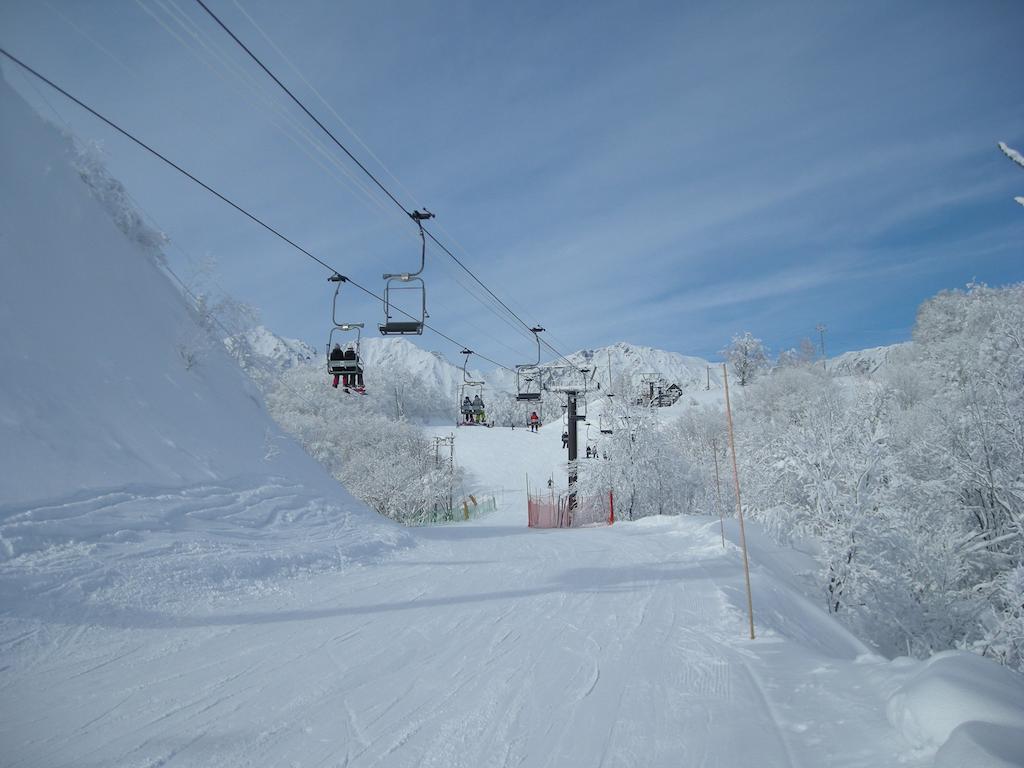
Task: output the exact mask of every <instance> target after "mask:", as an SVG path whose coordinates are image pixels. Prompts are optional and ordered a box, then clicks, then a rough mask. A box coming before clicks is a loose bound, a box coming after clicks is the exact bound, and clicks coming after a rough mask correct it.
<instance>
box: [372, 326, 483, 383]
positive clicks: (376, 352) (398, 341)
mask: <svg viewBox="0 0 1024 768" xmlns="http://www.w3.org/2000/svg"><path fill="white" fill-rule="evenodd" d="M361 349H362V357H363V362H364V367H365V368H367V369H371V368H375V369H379V370H387V371H404V372H405V373H406V374H408V375H409V376H410V377H411V378H415V379H419V380H420V381H421V382H423V383H424V384H426V385H427V386H428V387H431V388H434V389H437V390H439V391H441V392H446V393H454V392H455V388H456V387H457V386H458V385H459V384H461V383H462V380H463V376H462V368H461V367H460V366H456V365H454V364H453V363H451V362H449V361H448V360H446V359H445V358H444V357H442V356H441V355H440V354H438V353H436V352H428V351H426V350H424V349H421V348H420V347H418V346H416V344H413V343H412V342H411V341H409V340H408V339H403V338H398V337H388V338H377V337H370V338H365V339H363V342H362V345H361ZM459 362H460V364H461V362H462V361H461V359H460V361H459ZM470 375H471V376H473V375H479V374H474V373H473V370H472V368H470Z"/></svg>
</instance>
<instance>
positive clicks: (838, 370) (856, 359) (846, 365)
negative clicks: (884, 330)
mask: <svg viewBox="0 0 1024 768" xmlns="http://www.w3.org/2000/svg"><path fill="white" fill-rule="evenodd" d="M910 346H911V342H909V341H905V342H903V343H901V344H890V345H888V346H885V347H871V348H869V349H858V350H854V351H852V352H844V353H843V354H841V355H838V356H836V357H833V358H831V359H830V360H829V361H828V363H827V367H828V370H829V372H830V373H831V374H832V375H833V376H871V375H872V374H875V373H877V372H878V371H879V370H881V369H882V368H884V367H885V366H886V364H888V363H889V362H891V361H892V360H893V359H894V358H895V357H898V356H899V355H902V354H906V352H907V351H908V350H909V349H910Z"/></svg>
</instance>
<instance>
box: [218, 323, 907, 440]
mask: <svg viewBox="0 0 1024 768" xmlns="http://www.w3.org/2000/svg"><path fill="white" fill-rule="evenodd" d="M244 340H245V343H244V345H243V349H244V351H245V352H246V355H242V356H240V361H241V362H242V365H243V367H245V368H247V370H249V371H250V372H252V373H253V374H254V376H255V377H256V378H257V380H262V379H263V378H264V377H265V376H267V375H268V374H272V378H276V376H279V375H280V374H281V373H284V372H286V371H288V370H290V369H294V368H302V367H303V366H308V367H309V369H310V374H309V375H310V376H311V377H316V376H319V375H321V373H323V376H324V380H325V381H326V372H321V371H320V370H319V366H321V365H323V362H324V353H323V352H322V351H317V350H314V349H313V348H312V347H311V346H309V345H308V344H306V343H304V342H301V341H296V340H294V339H285V338H282V337H280V336H277V335H276V334H274V333H273V332H271V331H269V330H267V329H266V328H263V327H259V328H256V329H254V330H252V331H250V332H248V333H247V334H245V336H244ZM230 346H231V345H230V344H229V348H230ZM907 346H908V345H907V344H894V345H891V346H887V347H874V348H872V349H865V350H858V351H854V352H847V353H845V354H842V355H839V356H837V357H835V358H832V359H830V360H829V361H828V369H829V371H830V373H832V374H833V375H836V376H866V375H872V374H874V373H876V372H877V371H878V370H880V369H881V368H882V367H884V366H885V365H886V363H887V362H888V361H889V360H890V359H891V358H892V357H893V356H894V355H897V354H900V353H901V351H902V350H904V349H905V348H907ZM360 349H361V356H362V360H363V368H364V369H365V371H366V383H367V388H368V389H369V390H371V393H372V394H374V395H376V394H380V393H382V392H383V390H385V389H387V388H388V385H390V384H401V385H402V386H403V387H406V388H409V387H411V388H412V390H415V392H417V393H418V394H417V395H416V396H415V397H414V400H416V401H417V403H416V404H415V405H410V406H409V408H408V412H409V413H410V414H411V415H418V417H419V418H422V419H426V420H432V419H438V418H442V419H447V418H449V417H450V413H449V412H454V411H455V399H456V393H457V392H458V389H459V386H460V385H461V384H462V383H463V373H462V368H461V366H460V365H459V364H458V363H456V362H452V361H449V360H447V359H445V358H444V357H443V356H442V355H441V354H440V353H437V352H429V351H427V350H424V349H422V348H420V347H419V346H417V345H416V344H415V343H414V342H412V341H410V340H409V339H406V338H402V337H387V338H378V337H375V336H371V337H364V338H363V339H362V341H361V346H360ZM567 359H568V361H569V362H566V360H555V361H548V362H546V363H543V364H542V365H541V368H543V369H544V370H545V372H546V374H545V384H546V385H547V386H552V387H554V386H568V385H576V386H581V385H582V384H583V379H582V377H580V375H579V373H578V372H577V371H576V370H574V369H573V368H571V367H570V365H569V363H570V362H571V363H572V365H573V366H576V368H581V369H589V371H588V379H587V383H586V386H587V390H588V391H589V392H591V393H593V397H594V398H598V399H600V397H601V396H602V395H603V394H604V393H606V392H608V391H609V387H610V391H612V392H614V393H616V394H623V393H624V394H627V395H628V396H629V397H630V399H632V398H633V397H642V396H651V395H654V394H656V393H657V392H658V391H659V390H664V391H667V390H668V388H669V387H672V386H673V385H675V386H678V387H679V389H680V390H681V393H682V394H687V395H691V394H692V395H694V396H696V397H697V398H698V399H700V398H701V396H700V395H699V394H697V393H700V392H703V391H704V390H705V389H707V387H708V384H709V376H710V387H711V389H712V390H714V391H717V390H720V389H721V387H722V368H721V364H720V363H717V362H716V363H712V362H709V361H707V360H705V359H704V358H702V357H694V356H692V355H682V354H679V353H677V352H668V351H666V350H663V349H654V348H651V347H644V346H638V345H634V344H628V343H626V342H617V343H615V344H612V345H610V346H607V347H598V348H596V349H583V350H579V351H578V352H574V353H572V354H570V355H568V358H567ZM460 362H461V361H460ZM470 363H472V358H471V359H470ZM468 376H469V378H470V379H471V380H474V381H484V382H485V390H486V391H487V392H489V393H490V396H489V407H490V406H491V405H493V406H494V408H492V409H491V410H492V412H494V413H495V414H504V413H505V411H506V410H507V408H498V407H497V406H498V405H499V403H498V401H499V400H500V399H506V398H511V395H512V394H514V393H515V391H516V377H515V373H514V372H513V371H507V370H504V369H501V368H499V369H495V370H491V371H488V372H487V373H481V372H479V371H477V370H474V369H473V368H470V369H469V371H468ZM598 385H600V387H599V386H598ZM588 399H591V398H590V397H589V396H588ZM690 399H691V398H687V401H689V400H690ZM546 400H550V401H551V402H550V403H545V411H550V413H548V416H549V417H552V416H554V415H557V414H558V413H559V411H558V407H557V406H558V399H557V398H546ZM548 406H550V408H549V407H548ZM523 407H526V406H523ZM533 407H536V406H533ZM382 408H383V406H382ZM385 410H386V408H385ZM513 412H517V411H515V408H514V407H513Z"/></svg>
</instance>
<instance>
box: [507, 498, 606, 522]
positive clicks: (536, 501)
mask: <svg viewBox="0 0 1024 768" xmlns="http://www.w3.org/2000/svg"><path fill="white" fill-rule="evenodd" d="M613 503H614V502H613V499H612V495H611V494H608V496H606V497H596V498H584V497H580V498H578V499H577V500H576V507H575V509H569V497H568V496H558V497H557V498H556V497H555V496H554V495H549V496H546V497H545V496H534V495H533V494H530V495H529V496H528V497H527V500H526V506H527V512H528V515H529V526H530V528H583V527H585V526H590V525H611V524H612V523H613V522H614V521H615V518H614V515H613V514H612V504H613Z"/></svg>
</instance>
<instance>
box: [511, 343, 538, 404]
mask: <svg viewBox="0 0 1024 768" xmlns="http://www.w3.org/2000/svg"><path fill="white" fill-rule="evenodd" d="M543 330H544V329H543V328H541V327H540V326H535V327H533V328H531V329H530V332H531V333H532V334H533V338H534V339H535V340H536V342H537V361H536V362H534V363H523V364H522V365H517V366H516V400H518V401H519V402H521V403H539V402H541V400H542V396H541V392H542V390H543V388H544V387H543V385H544V377H543V372H542V371H541V368H540V336H539V335H538V334H539V333H541V332H542V331H543Z"/></svg>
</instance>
